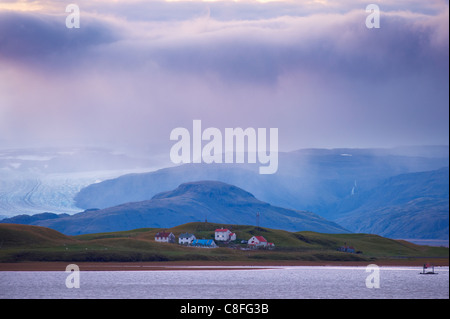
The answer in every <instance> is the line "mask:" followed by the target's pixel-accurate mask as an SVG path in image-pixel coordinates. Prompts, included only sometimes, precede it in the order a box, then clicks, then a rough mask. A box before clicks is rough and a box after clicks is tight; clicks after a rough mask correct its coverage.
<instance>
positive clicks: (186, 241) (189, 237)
mask: <svg viewBox="0 0 450 319" xmlns="http://www.w3.org/2000/svg"><path fill="white" fill-rule="evenodd" d="M196 239H197V238H195V235H194V234H189V233H184V234H181V235H180V236H179V237H178V243H179V244H180V245H190V244H191V243H192V242H193V241H194V240H196Z"/></svg>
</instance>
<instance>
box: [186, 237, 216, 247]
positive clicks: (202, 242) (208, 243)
mask: <svg viewBox="0 0 450 319" xmlns="http://www.w3.org/2000/svg"><path fill="white" fill-rule="evenodd" d="M191 246H193V247H201V248H217V245H216V243H215V242H214V240H212V239H195V240H193V241H192V243H191Z"/></svg>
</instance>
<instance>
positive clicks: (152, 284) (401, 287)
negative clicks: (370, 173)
mask: <svg viewBox="0 0 450 319" xmlns="http://www.w3.org/2000/svg"><path fill="white" fill-rule="evenodd" d="M421 270H422V269H421V268H419V267H380V273H379V274H380V287H379V288H367V287H366V278H367V276H369V275H370V273H368V272H366V268H365V267H331V266H330V267H328V266H326V267H317V266H316V267H277V268H275V269H257V268H256V269H248V270H247V269H244V270H242V269H233V268H231V269H229V270H164V271H142V270H140V271H82V270H81V272H80V288H67V287H66V278H67V276H68V274H67V273H65V272H62V271H61V272H55V271H30V272H27V271H5V272H0V298H2V299H5V298H6V299H15V298H27V299H28V298H30V299H40V298H44V299H60V298H96V299H108V298H118V299H125V298H132V299H142V298H148V299H163V298H169V299H204V298H207V299H234V298H242V299H296V298H302V299H303V298H304V299H311V298H323V299H341V298H345V299H348V298H357V299H367V298H368V299H382V298H388V299H397V298H401V299H448V298H449V268H448V267H437V268H436V269H435V270H436V272H437V273H438V274H435V275H421V274H419V273H420V272H421Z"/></svg>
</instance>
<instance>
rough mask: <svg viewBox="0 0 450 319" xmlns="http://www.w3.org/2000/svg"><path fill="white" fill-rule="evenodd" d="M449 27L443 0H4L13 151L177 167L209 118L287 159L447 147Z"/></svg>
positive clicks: (6, 143) (5, 135) (2, 49)
mask: <svg viewBox="0 0 450 319" xmlns="http://www.w3.org/2000/svg"><path fill="white" fill-rule="evenodd" d="M70 3H75V4H77V5H78V6H79V8H80V10H81V14H80V28H79V29H68V28H66V25H65V20H66V17H67V15H68V14H69V13H66V12H65V9H66V6H67V5H68V4H70ZM369 3H376V4H377V5H378V6H379V7H380V9H381V20H380V28H379V29H375V28H374V29H368V28H367V27H366V24H365V20H366V17H367V15H368V13H366V11H365V8H366V5H367V4H369ZM448 26H449V5H448V1H440V0H430V1H419V0H403V1H387V0H383V1H376V2H375V1H372V2H370V1H369V2H366V1H358V0H345V1H327V0H321V1H312V0H310V1H306V0H305V1H303V0H300V1H283V0H280V1H267V0H266V1H256V0H247V1H245V0H242V1H226V0H225V1H199V0H192V1H163V0H154V1H151V0H145V1H144V0H133V1H131V0H116V1H106V0H70V1H61V0H58V1H56V0H54V1H51V0H43V1H12V0H0V148H16V147H30V146H33V147H37V146H71V145H74V146H83V145H86V146H105V147H108V148H113V149H118V150H138V151H144V152H148V153H149V154H152V153H159V152H167V154H168V152H169V149H170V147H171V146H172V145H173V141H170V139H169V135H170V132H171V130H172V129H173V128H176V127H186V128H188V129H189V130H192V120H194V119H200V120H202V125H203V127H204V128H206V127H217V128H219V129H224V128H226V127H238V126H239V127H243V128H247V127H254V128H258V127H265V128H270V127H276V128H278V129H279V147H280V150H283V151H288V150H294V149H299V148H305V147H329V148H332V147H392V146H398V145H419V144H445V145H447V144H448V140H449V133H448V131H449V120H448V118H449V108H448V103H449V90H448V85H449V73H448V72H449V62H448V61H449V32H448Z"/></svg>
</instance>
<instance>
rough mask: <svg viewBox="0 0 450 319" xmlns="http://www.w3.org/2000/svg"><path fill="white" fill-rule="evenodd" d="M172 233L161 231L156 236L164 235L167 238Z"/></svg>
mask: <svg viewBox="0 0 450 319" xmlns="http://www.w3.org/2000/svg"><path fill="white" fill-rule="evenodd" d="M170 234H171V233H166V232H159V233H157V234H156V236H155V237H163V238H166V237H169V235H170Z"/></svg>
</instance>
